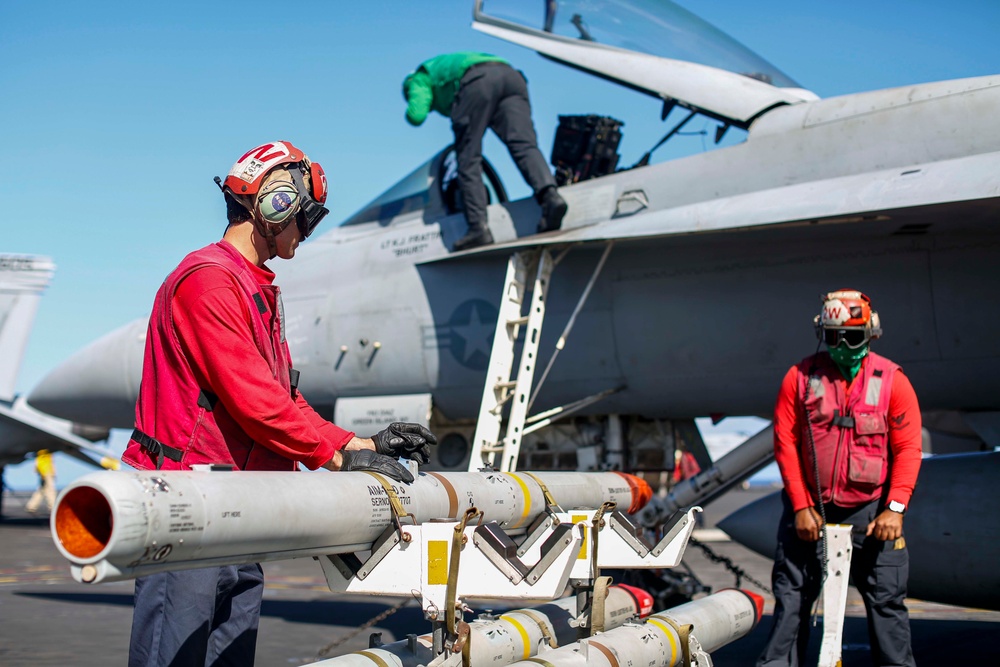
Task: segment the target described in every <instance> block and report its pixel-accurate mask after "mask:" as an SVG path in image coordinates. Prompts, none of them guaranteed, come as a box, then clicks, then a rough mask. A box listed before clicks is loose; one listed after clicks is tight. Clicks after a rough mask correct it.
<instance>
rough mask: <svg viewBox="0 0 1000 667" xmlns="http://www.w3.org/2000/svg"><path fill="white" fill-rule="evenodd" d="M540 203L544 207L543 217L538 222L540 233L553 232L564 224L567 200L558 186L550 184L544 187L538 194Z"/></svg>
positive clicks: (537, 197)
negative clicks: (561, 194)
mask: <svg viewBox="0 0 1000 667" xmlns="http://www.w3.org/2000/svg"><path fill="white" fill-rule="evenodd" d="M536 199H537V201H538V205H539V206H541V207H542V219H541V221H540V222H539V223H538V233H539V234H541V233H542V232H551V231H553V230H556V229H559V227H560V226H561V225H562V219H563V216H565V215H566V209H567V208H569V207H568V206H567V205H566V200H565V199H563V198H562V197H561V196H560V195H559V191H558V190H557V189H556V186H554V185H549V186H547V187H545V188H542V191H541V192H539V193H538V194H537V195H536Z"/></svg>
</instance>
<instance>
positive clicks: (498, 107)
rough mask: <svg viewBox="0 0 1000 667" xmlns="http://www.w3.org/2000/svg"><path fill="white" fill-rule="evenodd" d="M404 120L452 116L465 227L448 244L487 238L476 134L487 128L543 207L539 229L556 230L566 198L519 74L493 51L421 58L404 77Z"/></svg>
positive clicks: (472, 243)
mask: <svg viewBox="0 0 1000 667" xmlns="http://www.w3.org/2000/svg"><path fill="white" fill-rule="evenodd" d="M403 96H404V97H405V98H406V102H407V107H406V120H407V121H408V122H409V123H410V124H411V125H420V124H421V123H423V122H424V120H426V119H427V115H428V114H429V113H430V112H431V111H437V112H438V113H440V114H442V115H444V116H448V117H450V118H451V129H452V132H454V134H455V155H456V157H457V158H458V183H459V189H460V191H461V193H462V200H463V201H464V202H465V218H466V220H467V221H468V223H469V231H468V233H467V234H466V235H465V236H463V237H462V238H460V239H459V240H458V241H456V242H455V245H454V246H453V249H454V250H466V249H468V248H474V247H476V246H480V245H486V244H489V243H493V235H492V234H491V233H490V230H489V227H488V225H487V217H486V204H487V198H486V189H485V188H484V187H483V184H482V172H483V135H485V134H486V129H487V128H490V129H492V130H493V131H494V132H495V133H496V135H497V136H498V137H500V140H501V141H503V143H504V144H505V145H506V146H507V150H509V151H510V156H511V157H512V158H513V159H514V164H516V165H517V168H518V170H520V172H521V175H522V176H524V180H525V181H527V182H528V185H530V186H531V188H532V190H533V191H534V193H535V200H536V201H537V202H538V204H539V206H541V208H542V219H541V221H540V222H539V223H538V231H539V232H547V231H550V230H554V229H559V226H560V224H561V223H562V219H563V216H565V215H566V202H565V201H564V200H563V198H562V197H561V196H560V195H559V192H558V191H557V190H556V182H555V179H554V178H553V176H552V172H551V171H549V166H548V164H547V163H546V161H545V157H544V156H543V155H542V152H541V151H540V150H538V138H537V137H536V135H535V127H534V125H533V123H532V122H531V104H530V102H529V101H528V85H527V82H526V81H525V79H524V75H523V74H521V73H520V72H518V71H517V70H515V69H514V68H513V67H511V66H510V64H509V63H508V62H507V61H506V60H504V59H502V58H498V57H497V56H491V55H488V54H485V53H475V52H471V51H461V52H458V53H449V54H445V55H441V56H437V57H435V58H431V59H430V60H427V61H425V62H424V63H422V64H421V65H420V67H418V68H417V69H416V71H414V72H412V73H410V74H409V75H408V76H407V77H406V79H405V80H404V81H403Z"/></svg>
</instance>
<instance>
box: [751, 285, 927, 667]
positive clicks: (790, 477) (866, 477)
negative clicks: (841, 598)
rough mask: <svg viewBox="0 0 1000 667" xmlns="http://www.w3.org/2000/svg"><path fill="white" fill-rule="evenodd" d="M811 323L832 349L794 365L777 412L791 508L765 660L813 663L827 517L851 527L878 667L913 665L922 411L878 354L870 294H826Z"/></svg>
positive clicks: (783, 526) (854, 564)
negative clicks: (909, 589) (911, 513)
mask: <svg viewBox="0 0 1000 667" xmlns="http://www.w3.org/2000/svg"><path fill="white" fill-rule="evenodd" d="M813 322H814V325H815V327H816V335H817V336H818V337H819V339H820V343H821V344H822V345H824V346H825V348H826V349H825V350H824V351H819V352H818V353H817V354H814V355H812V356H809V357H806V358H805V359H803V360H802V361H801V362H799V363H798V364H796V365H794V366H792V367H791V368H790V369H789V371H788V373H787V374H786V375H785V379H784V382H783V383H782V386H781V390H780V391H779V393H778V400H777V402H776V403H775V408H774V458H775V460H776V461H777V463H778V468H779V469H780V471H781V477H782V481H783V482H784V485H785V492H784V493H783V494H782V501H783V504H784V513H783V515H782V518H781V523H780V524H779V528H778V550H777V553H776V554H775V559H774V570H773V572H772V585H773V589H774V597H775V608H774V626H773V629H772V631H771V636H770V638H769V639H768V643H767V646H766V647H765V649H764V652H763V654H762V655H761V656H760V658H759V659H758V661H757V665H758V667H777V666H778V665H781V666H783V667H789V666H790V665H805V664H808V662H809V661H808V659H807V655H806V648H807V646H808V638H809V610H810V608H811V607H812V605H813V602H814V601H815V600H816V597H817V596H818V595H819V590H820V586H821V582H822V568H823V567H824V563H823V551H822V547H821V542H822V541H821V536H822V531H823V524H824V523H837V524H849V525H851V526H853V527H854V530H853V543H854V552H853V555H852V558H851V577H852V582H853V583H854V584H855V586H857V588H858V591H859V592H860V593H861V596H862V597H863V598H864V601H865V608H866V609H867V611H868V618H869V623H868V627H869V641H870V644H871V651H872V660H873V663H874V664H876V665H905V666H911V665H913V664H914V661H913V653H912V650H911V648H910V623H909V616H908V614H907V610H906V605H905V603H904V598H905V597H906V579H907V575H908V572H909V555H908V552H907V550H906V540H905V539H904V537H903V514H904V513H905V512H906V506H907V504H908V503H909V501H910V495H911V494H912V493H913V488H914V486H915V485H916V481H917V473H918V471H919V469H920V456H921V422H920V407H919V405H918V404H917V397H916V393H915V392H914V391H913V387H912V386H911V385H910V381H909V380H908V379H907V377H906V376H905V375H904V374H903V372H902V369H900V367H899V366H897V365H896V364H895V363H893V362H892V361H890V360H888V359H886V358H885V357H882V356H880V355H878V354H875V353H874V352H872V351H871V350H870V345H871V341H872V340H873V339H876V338H879V337H880V336H881V335H882V327H881V325H880V323H879V317H878V313H876V312H875V311H874V310H873V309H872V304H871V299H869V298H868V297H867V296H866V295H865V294H862V293H861V292H858V291H855V290H837V291H836V292H830V293H828V294H824V295H823V296H822V307H821V310H820V313H819V315H817V316H816V318H815V319H814V321H813Z"/></svg>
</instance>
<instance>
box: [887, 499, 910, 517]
mask: <svg viewBox="0 0 1000 667" xmlns="http://www.w3.org/2000/svg"><path fill="white" fill-rule="evenodd" d="M889 511H890V512H897V513H899V514H906V505H904V504H903V503H901V502H898V501H895V500H890V501H889Z"/></svg>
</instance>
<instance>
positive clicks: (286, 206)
mask: <svg viewBox="0 0 1000 667" xmlns="http://www.w3.org/2000/svg"><path fill="white" fill-rule="evenodd" d="M276 170H280V172H278V171H276ZM307 179H308V182H307ZM218 181H219V179H216V182H218ZM220 187H221V188H222V191H223V192H224V193H226V194H229V195H231V196H232V197H233V199H234V200H235V201H237V202H238V203H239V204H240V205H242V206H243V207H245V208H246V209H247V210H248V211H249V212H250V213H251V215H252V216H253V221H254V224H255V225H256V226H257V228H258V230H259V231H260V232H261V233H262V234H263V235H264V237H265V238H266V239H267V243H268V248H269V249H270V252H271V257H274V255H275V252H276V250H275V248H276V246H275V243H274V237H275V236H276V235H278V234H280V233H281V232H282V231H283V230H284V229H285V228H286V227H287V226H288V225H289V224H291V223H292V222H293V221H295V222H296V223H297V224H298V228H299V231H300V232H301V233H302V238H306V237H308V236H309V235H310V234H312V232H313V230H314V229H315V228H316V226H317V225H318V224H319V222H320V220H322V219H323V217H324V216H325V215H326V214H327V213H329V211H328V210H327V208H326V207H324V206H323V204H324V203H326V196H327V181H326V174H325V173H324V171H323V167H321V166H320V165H319V163H318V162H311V161H310V160H309V158H308V157H307V156H306V155H305V153H303V152H302V151H301V150H299V149H298V148H296V147H295V146H293V145H292V144H291V142H288V141H272V142H270V143H267V144H264V145H262V146H257V147H256V148H253V149H251V150H249V151H247V152H246V153H244V154H243V156H242V157H241V158H240V159H239V160H237V161H236V164H234V165H233V167H232V169H230V170H229V175H228V176H226V180H225V182H223V183H222V184H221V185H220Z"/></svg>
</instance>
